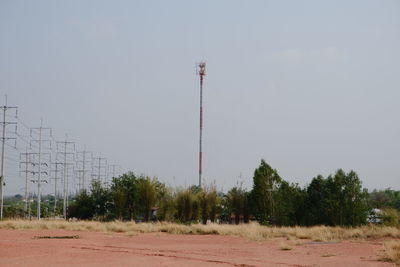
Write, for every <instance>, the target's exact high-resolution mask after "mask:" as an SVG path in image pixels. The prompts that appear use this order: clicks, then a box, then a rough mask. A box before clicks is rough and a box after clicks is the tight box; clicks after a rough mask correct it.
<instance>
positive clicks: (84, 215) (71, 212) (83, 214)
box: [68, 190, 95, 220]
mask: <svg viewBox="0 0 400 267" xmlns="http://www.w3.org/2000/svg"><path fill="white" fill-rule="evenodd" d="M94 210H95V207H94V203H93V201H92V198H91V197H90V195H89V193H88V192H87V190H82V191H81V192H80V193H79V194H78V195H77V196H76V197H75V199H74V200H73V201H72V203H71V205H70V206H69V208H68V217H69V218H77V219H80V220H90V219H92V218H93V215H94Z"/></svg>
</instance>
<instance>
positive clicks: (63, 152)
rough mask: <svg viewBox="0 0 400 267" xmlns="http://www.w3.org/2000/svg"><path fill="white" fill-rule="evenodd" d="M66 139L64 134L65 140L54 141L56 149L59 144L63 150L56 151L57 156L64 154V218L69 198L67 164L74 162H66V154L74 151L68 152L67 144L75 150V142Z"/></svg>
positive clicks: (71, 153)
mask: <svg viewBox="0 0 400 267" xmlns="http://www.w3.org/2000/svg"><path fill="white" fill-rule="evenodd" d="M67 140H68V136H67V135H65V141H59V142H56V144H57V150H59V145H60V146H61V145H62V146H63V148H64V149H63V150H62V151H58V152H57V156H58V155H63V156H64V162H63V216H64V219H67V209H68V200H69V196H68V195H69V186H68V185H69V183H68V166H70V165H72V166H73V165H74V163H71V162H67V160H68V155H73V156H74V154H75V153H74V152H69V151H70V150H68V146H73V151H75V143H74V142H70V141H67ZM56 158H58V157H56ZM73 160H74V159H72V161H73Z"/></svg>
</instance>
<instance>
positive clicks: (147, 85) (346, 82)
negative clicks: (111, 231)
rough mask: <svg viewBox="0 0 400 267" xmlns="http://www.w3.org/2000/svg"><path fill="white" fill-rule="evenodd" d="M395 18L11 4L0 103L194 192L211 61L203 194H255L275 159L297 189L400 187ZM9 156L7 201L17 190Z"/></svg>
mask: <svg viewBox="0 0 400 267" xmlns="http://www.w3.org/2000/svg"><path fill="white" fill-rule="evenodd" d="M399 14H400V2H399V1H397V0H393V1H386V0H385V1H367V0H359V1H317V0H316V1H233V0H225V1H222V0H220V1H215V0H208V1H207V0H204V1H187V0H185V1H183V0H182V1H97V0H96V1H41V0H39V1H15V0H13V1H11V0H9V1H7V0H1V1H0V36H1V37H0V93H1V95H4V94H8V98H9V104H11V105H17V106H18V107H19V115H20V119H21V120H22V121H24V122H25V123H26V124H27V125H28V126H31V127H36V126H38V125H39V123H40V118H41V117H42V118H43V120H44V124H45V126H49V127H52V128H53V129H54V135H55V137H56V139H61V138H63V137H64V135H65V133H68V136H69V138H70V139H71V140H74V141H76V142H77V149H78V150H81V149H82V147H83V145H84V144H86V145H87V147H88V149H90V150H92V151H94V152H102V155H104V156H106V157H107V158H108V159H109V162H110V163H114V162H116V163H119V164H120V165H122V167H123V170H125V171H126V170H133V171H135V172H137V173H145V174H148V175H151V176H157V177H159V179H160V180H161V181H164V182H166V183H169V184H171V185H185V184H186V185H190V184H194V183H197V178H198V174H197V168H198V167H197V162H198V159H197V156H198V154H197V153H198V124H199V121H198V101H199V90H198V77H196V75H195V69H194V65H195V62H198V61H200V60H206V61H207V76H206V80H205V87H204V90H205V93H204V104H205V118H204V123H205V130H204V157H205V158H204V178H205V180H206V182H210V181H212V180H215V181H216V182H217V184H218V186H219V187H220V188H222V187H223V188H224V189H227V188H229V187H231V186H233V185H234V184H235V183H236V182H237V181H238V180H242V181H243V182H244V184H245V185H246V186H248V187H249V186H251V183H252V174H253V171H254V169H255V168H256V167H257V166H258V165H259V162H260V159H261V158H264V159H265V160H266V161H267V162H268V163H270V164H271V165H272V166H273V167H274V168H276V169H277V170H278V171H279V173H280V174H281V176H282V177H283V178H284V179H286V180H288V181H290V182H296V183H299V184H300V185H305V184H306V183H307V182H309V181H310V179H311V178H312V177H314V176H316V175H317V174H323V175H328V174H330V173H333V172H334V171H335V170H336V169H338V168H343V169H344V170H346V171H349V170H350V169H354V170H355V171H357V172H358V174H359V175H360V177H361V179H362V181H363V183H364V186H366V187H368V188H369V189H372V188H386V187H392V188H395V189H400V188H399V185H400V184H399V178H400V177H399V173H400V123H399V114H400V105H399V100H400V90H399V89H400V88H399V85H400V52H399V47H400V15H399ZM20 129H21V130H23V127H21V128H20ZM18 147H19V149H20V150H22V149H23V148H24V147H25V144H24V142H22V141H19V144H18ZM7 150H8V151H9V152H8V153H9V154H8V155H9V156H8V157H9V159H7V160H6V174H7V177H6V179H7V188H6V194H14V193H18V192H19V193H22V191H21V188H22V187H23V184H24V182H23V181H24V180H23V179H22V178H21V177H19V176H18V164H17V162H16V160H17V159H18V157H19V155H18V154H19V152H18V151H12V149H11V148H8V149H7ZM240 176H241V178H239V177H240ZM173 177H175V179H174V178H173ZM51 188H52V187H51V185H47V187H46V189H45V190H47V191H49V190H51Z"/></svg>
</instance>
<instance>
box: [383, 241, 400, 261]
mask: <svg viewBox="0 0 400 267" xmlns="http://www.w3.org/2000/svg"><path fill="white" fill-rule="evenodd" d="M381 260H383V261H389V262H394V263H396V264H398V265H400V240H388V241H385V242H383V254H382V257H381Z"/></svg>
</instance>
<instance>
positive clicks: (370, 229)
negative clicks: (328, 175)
mask: <svg viewBox="0 0 400 267" xmlns="http://www.w3.org/2000/svg"><path fill="white" fill-rule="evenodd" d="M0 229H22V230H24V229H38V230H47V229H48V230H57V229H62V230H71V231H97V232H117V233H128V234H132V233H151V232H164V233H169V234H193V235H227V236H238V237H244V238H248V239H251V240H255V241H263V240H268V239H271V238H278V237H282V238H285V239H287V240H289V241H290V240H299V239H307V240H313V241H340V240H354V241H360V240H368V239H384V238H398V239H400V229H398V228H396V227H388V226H370V225H368V226H361V227H356V228H344V227H328V226H313V227H298V226H296V227H266V226H261V225H259V224H258V223H250V224H240V225H226V224H208V225H202V224H192V225H183V224H176V223H168V222H157V223H135V222H121V221H114V222H96V221H72V222H68V221H61V220H41V221H26V220H5V221H1V222H0Z"/></svg>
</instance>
